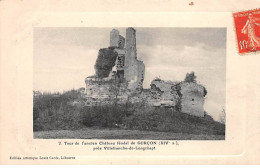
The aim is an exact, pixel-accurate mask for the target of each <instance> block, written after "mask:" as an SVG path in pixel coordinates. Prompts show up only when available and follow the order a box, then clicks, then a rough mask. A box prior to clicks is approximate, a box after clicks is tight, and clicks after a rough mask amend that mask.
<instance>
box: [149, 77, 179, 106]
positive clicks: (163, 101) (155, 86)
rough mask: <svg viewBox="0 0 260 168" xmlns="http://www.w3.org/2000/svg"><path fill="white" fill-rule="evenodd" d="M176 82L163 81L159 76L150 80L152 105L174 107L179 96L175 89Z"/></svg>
mask: <svg viewBox="0 0 260 168" xmlns="http://www.w3.org/2000/svg"><path fill="white" fill-rule="evenodd" d="M176 83H177V82H172V81H164V80H161V79H159V78H156V79H154V80H153V81H152V82H151V85H150V86H151V90H150V92H151V94H152V99H150V101H151V102H152V103H151V104H152V105H153V106H167V107H175V106H176V104H177V101H178V99H179V96H178V94H177V91H176V87H175V85H176Z"/></svg>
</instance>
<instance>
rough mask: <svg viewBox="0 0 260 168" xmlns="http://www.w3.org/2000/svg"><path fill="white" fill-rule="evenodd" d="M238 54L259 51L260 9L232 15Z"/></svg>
mask: <svg viewBox="0 0 260 168" xmlns="http://www.w3.org/2000/svg"><path fill="white" fill-rule="evenodd" d="M233 18H234V22H235V29H236V35H237V45H238V51H239V53H241V54H242V53H250V52H256V51H260V9H256V10H250V11H244V12H237V13H233Z"/></svg>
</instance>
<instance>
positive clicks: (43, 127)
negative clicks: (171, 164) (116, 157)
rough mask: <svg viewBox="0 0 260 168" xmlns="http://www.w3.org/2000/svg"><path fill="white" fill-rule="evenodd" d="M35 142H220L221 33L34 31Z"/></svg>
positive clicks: (191, 30) (89, 29)
mask: <svg viewBox="0 0 260 168" xmlns="http://www.w3.org/2000/svg"><path fill="white" fill-rule="evenodd" d="M32 115H33V136H34V138H35V139H114V140H116V139H133V140H137V139H142V140H225V135H226V28H219V27H216V28H212V27H211V28H198V27H196V28H195V27H194V28H191V27H189V28H185V27H162V28H160V27H111V28H110V27H104V28H100V27H96V28H95V27H35V28H34V32H33V114H32Z"/></svg>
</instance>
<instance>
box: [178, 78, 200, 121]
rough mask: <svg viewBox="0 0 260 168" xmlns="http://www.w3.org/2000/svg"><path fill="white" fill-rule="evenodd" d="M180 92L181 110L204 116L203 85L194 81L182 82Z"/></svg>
mask: <svg viewBox="0 0 260 168" xmlns="http://www.w3.org/2000/svg"><path fill="white" fill-rule="evenodd" d="M180 92H181V111H182V112H183V113H187V114H190V115H194V116H198V117H204V107H203V105H204V96H205V88H204V86H202V85H199V84H197V83H195V82H182V83H181V90H180Z"/></svg>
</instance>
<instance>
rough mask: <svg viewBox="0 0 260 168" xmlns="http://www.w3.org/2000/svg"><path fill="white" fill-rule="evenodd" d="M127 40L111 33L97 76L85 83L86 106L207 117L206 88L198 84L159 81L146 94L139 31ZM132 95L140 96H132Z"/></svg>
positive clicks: (100, 56)
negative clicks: (116, 105) (128, 105)
mask: <svg viewBox="0 0 260 168" xmlns="http://www.w3.org/2000/svg"><path fill="white" fill-rule="evenodd" d="M125 37H126V38H124V37H123V36H121V35H120V33H119V31H118V30H116V29H113V30H112V31H111V32H110V44H109V47H108V48H102V49H100V50H99V53H98V57H97V60H96V63H95V75H93V76H89V77H87V78H86V79H85V83H86V91H85V96H86V98H88V99H87V100H88V101H87V103H88V104H89V105H92V104H93V102H94V103H97V102H99V103H101V104H105V103H109V102H110V101H111V99H115V98H116V99H118V100H119V102H122V103H125V102H126V101H131V102H132V103H135V102H145V104H147V105H150V106H153V107H170V108H179V109H181V110H180V111H181V112H183V113H187V114H190V115H194V116H198V117H204V108H203V106H204V97H205V95H206V94H207V92H206V90H205V87H204V86H202V85H200V84H197V83H196V82H184V81H182V82H172V81H163V80H161V79H159V78H157V79H154V80H153V81H152V82H151V85H150V86H151V88H150V89H145V90H143V81H144V75H145V65H144V63H143V62H142V61H140V60H138V59H137V49H136V30H135V29H134V28H127V29H126V36H125ZM131 93H138V94H135V96H130V95H131Z"/></svg>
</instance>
